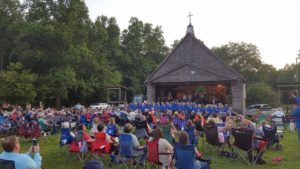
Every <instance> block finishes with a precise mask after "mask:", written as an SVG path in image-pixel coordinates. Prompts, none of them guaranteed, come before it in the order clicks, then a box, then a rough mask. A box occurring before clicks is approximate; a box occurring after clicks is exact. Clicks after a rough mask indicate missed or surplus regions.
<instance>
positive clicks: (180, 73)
mask: <svg viewBox="0 0 300 169" xmlns="http://www.w3.org/2000/svg"><path fill="white" fill-rule="evenodd" d="M189 28H193V27H192V26H191V25H189V26H188V31H187V34H186V35H185V37H184V38H183V39H182V40H181V41H180V42H179V44H178V45H177V46H176V48H175V49H174V50H173V51H172V53H171V54H170V55H169V56H167V57H166V58H165V59H164V60H163V62H162V63H161V64H160V65H159V66H158V68H157V69H156V70H154V71H153V72H152V74H151V75H150V76H149V77H148V78H147V80H146V81H145V83H168V82H210V81H236V80H239V81H242V82H246V80H245V78H244V77H243V76H241V75H240V74H239V73H238V72H236V71H235V70H234V69H233V68H231V67H230V66H229V65H227V64H226V63H225V62H224V61H223V60H221V59H220V58H219V57H218V56H216V55H214V54H213V53H212V51H211V50H210V49H209V48H207V47H206V46H205V45H204V43H203V42H202V41H200V40H199V39H197V38H196V37H195V36H194V32H193V31H189Z"/></svg>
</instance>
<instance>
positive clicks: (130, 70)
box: [118, 17, 168, 94]
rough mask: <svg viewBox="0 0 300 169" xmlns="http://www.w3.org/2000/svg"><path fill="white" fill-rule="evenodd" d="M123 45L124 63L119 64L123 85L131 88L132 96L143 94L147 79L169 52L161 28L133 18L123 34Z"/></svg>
mask: <svg viewBox="0 0 300 169" xmlns="http://www.w3.org/2000/svg"><path fill="white" fill-rule="evenodd" d="M121 45H122V49H123V57H124V59H123V60H122V61H124V62H123V63H119V64H118V69H119V70H120V71H121V72H123V83H124V85H125V86H130V87H131V88H130V92H131V94H138V93H141V92H142V87H141V85H142V84H143V83H144V81H145V79H146V77H147V76H148V75H149V74H150V73H151V72H152V71H153V70H154V69H155V68H156V67H157V66H158V64H159V63H160V62H161V61H162V60H163V59H164V57H165V56H166V53H167V50H168V48H167V47H166V45H165V40H164V37H163V32H162V30H161V27H159V26H156V27H154V28H153V26H152V24H149V23H145V24H144V23H143V22H142V21H140V20H138V19H137V18H134V17H133V18H131V19H130V21H129V26H128V29H125V30H124V31H123V32H122V35H121Z"/></svg>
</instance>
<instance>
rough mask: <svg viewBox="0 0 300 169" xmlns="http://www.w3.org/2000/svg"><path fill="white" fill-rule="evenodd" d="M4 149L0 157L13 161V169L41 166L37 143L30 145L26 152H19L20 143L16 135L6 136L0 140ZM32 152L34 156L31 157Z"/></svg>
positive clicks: (38, 167)
mask: <svg viewBox="0 0 300 169" xmlns="http://www.w3.org/2000/svg"><path fill="white" fill-rule="evenodd" d="M1 145H2V148H3V150H4V152H2V153H1V154H0V159H3V160H10V161H14V163H15V169H29V168H30V169H40V168H41V166H42V157H41V155H40V153H39V152H40V147H39V145H36V146H33V147H30V149H29V151H28V152H27V153H26V154H20V150H21V145H20V142H19V140H18V138H17V137H15V136H8V137H6V138H3V139H2V140H1ZM32 153H34V156H33V158H32Z"/></svg>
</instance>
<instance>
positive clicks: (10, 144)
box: [1, 136, 18, 153]
mask: <svg viewBox="0 0 300 169" xmlns="http://www.w3.org/2000/svg"><path fill="white" fill-rule="evenodd" d="M17 142H18V138H17V137H15V136H8V137H6V138H4V139H2V140H1V144H2V148H3V150H4V151H5V152H8V153H10V152H12V151H14V149H15V147H16V144H17Z"/></svg>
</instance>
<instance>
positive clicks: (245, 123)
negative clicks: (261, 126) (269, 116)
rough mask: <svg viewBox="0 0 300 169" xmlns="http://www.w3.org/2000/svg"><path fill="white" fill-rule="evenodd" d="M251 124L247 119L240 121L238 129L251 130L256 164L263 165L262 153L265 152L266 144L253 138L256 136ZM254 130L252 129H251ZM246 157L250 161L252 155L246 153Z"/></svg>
mask: <svg viewBox="0 0 300 169" xmlns="http://www.w3.org/2000/svg"><path fill="white" fill-rule="evenodd" d="M252 123H253V122H251V121H250V120H247V119H243V120H242V121H240V124H239V127H240V128H244V129H249V130H253V131H254V132H253V138H254V139H253V146H254V148H255V150H256V151H257V153H259V152H260V153H259V154H258V156H257V157H256V159H257V163H258V164H265V163H266V162H265V160H263V158H262V156H263V154H264V152H265V151H266V148H267V142H266V141H264V140H259V139H255V137H257V135H256V134H255V131H256V129H255V128H254V127H255V126H253V124H252ZM253 128H254V129H253ZM248 157H249V159H252V153H251V152H248Z"/></svg>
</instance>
